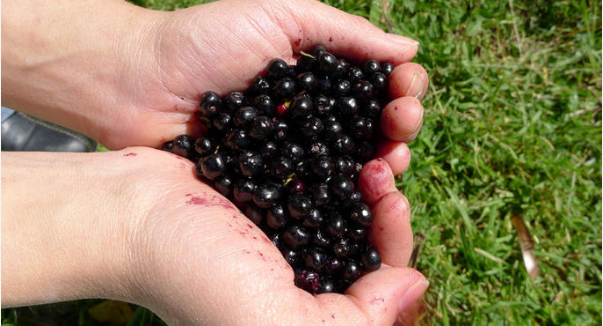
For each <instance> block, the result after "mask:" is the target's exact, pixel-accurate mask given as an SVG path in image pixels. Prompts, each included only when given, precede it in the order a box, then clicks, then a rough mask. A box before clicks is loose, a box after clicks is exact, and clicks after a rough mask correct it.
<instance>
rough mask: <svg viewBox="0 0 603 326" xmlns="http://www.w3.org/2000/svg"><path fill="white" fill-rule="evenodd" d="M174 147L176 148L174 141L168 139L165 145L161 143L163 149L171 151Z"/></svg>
mask: <svg viewBox="0 0 603 326" xmlns="http://www.w3.org/2000/svg"><path fill="white" fill-rule="evenodd" d="M173 148H174V141H166V142H165V143H163V145H161V150H162V151H166V152H170V153H171V152H172V149H173Z"/></svg>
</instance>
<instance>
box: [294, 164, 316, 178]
mask: <svg viewBox="0 0 603 326" xmlns="http://www.w3.org/2000/svg"><path fill="white" fill-rule="evenodd" d="M295 175H296V176H297V177H298V178H300V179H307V178H310V177H311V176H312V167H311V166H310V162H308V161H307V160H303V161H301V162H299V163H297V165H296V166H295Z"/></svg>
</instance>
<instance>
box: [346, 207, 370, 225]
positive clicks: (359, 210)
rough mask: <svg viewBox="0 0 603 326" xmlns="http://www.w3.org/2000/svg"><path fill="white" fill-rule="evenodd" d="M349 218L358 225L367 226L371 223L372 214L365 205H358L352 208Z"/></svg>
mask: <svg viewBox="0 0 603 326" xmlns="http://www.w3.org/2000/svg"><path fill="white" fill-rule="evenodd" d="M349 218H350V220H352V221H354V222H356V223H358V224H360V225H364V226H369V225H371V222H372V221H373V214H372V213H371V209H370V208H369V207H368V206H367V205H366V204H360V205H358V206H356V207H354V208H352V211H351V212H350V216H349Z"/></svg>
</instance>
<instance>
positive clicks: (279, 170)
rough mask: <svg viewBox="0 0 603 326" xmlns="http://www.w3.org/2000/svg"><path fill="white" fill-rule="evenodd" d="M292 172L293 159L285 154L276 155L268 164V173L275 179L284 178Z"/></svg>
mask: <svg viewBox="0 0 603 326" xmlns="http://www.w3.org/2000/svg"><path fill="white" fill-rule="evenodd" d="M292 172H293V161H291V159H290V158H288V157H285V156H280V157H277V158H276V159H275V160H274V161H272V164H270V175H271V176H272V177H275V178H277V179H284V178H286V177H288V176H289V175H290V174H291V173H292Z"/></svg>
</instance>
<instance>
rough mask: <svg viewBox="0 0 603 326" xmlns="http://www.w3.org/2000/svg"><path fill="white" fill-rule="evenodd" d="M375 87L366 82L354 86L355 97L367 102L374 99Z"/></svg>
mask: <svg viewBox="0 0 603 326" xmlns="http://www.w3.org/2000/svg"><path fill="white" fill-rule="evenodd" d="M373 94H374V91H373V85H372V84H371V83H369V82H368V81H366V80H361V81H359V82H357V83H356V84H354V95H355V96H357V97H358V98H360V99H361V100H364V101H367V100H370V99H372V98H373Z"/></svg>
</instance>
